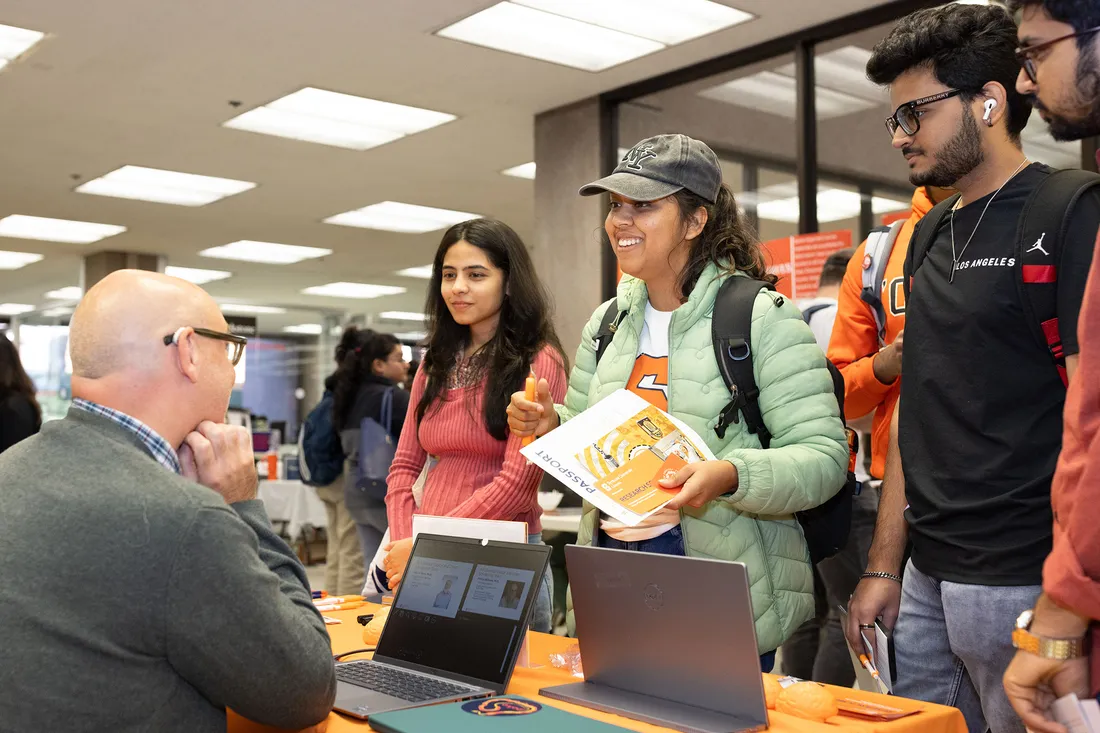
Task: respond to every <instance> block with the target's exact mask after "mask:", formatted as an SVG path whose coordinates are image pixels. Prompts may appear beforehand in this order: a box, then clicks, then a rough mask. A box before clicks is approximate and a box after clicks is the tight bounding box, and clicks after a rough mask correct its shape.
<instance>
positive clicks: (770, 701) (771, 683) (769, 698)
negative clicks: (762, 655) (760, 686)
mask: <svg viewBox="0 0 1100 733" xmlns="http://www.w3.org/2000/svg"><path fill="white" fill-rule="evenodd" d="M781 692H783V688H782V687H781V686H780V685H779V678H778V677H776V676H775V675H770V674H765V675H764V704H765V705H767V706H768V710H775V702H776V700H778V699H779V693H781Z"/></svg>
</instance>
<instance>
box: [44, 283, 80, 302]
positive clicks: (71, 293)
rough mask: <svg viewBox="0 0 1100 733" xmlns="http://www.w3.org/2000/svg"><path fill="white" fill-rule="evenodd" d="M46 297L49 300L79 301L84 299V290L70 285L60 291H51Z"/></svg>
mask: <svg viewBox="0 0 1100 733" xmlns="http://www.w3.org/2000/svg"><path fill="white" fill-rule="evenodd" d="M46 297H47V298H49V299H50V300H80V299H81V298H83V297H84V290H83V288H81V287H79V286H77V285H70V286H69V287H67V288H61V289H60V290H51V291H50V292H48V293H46Z"/></svg>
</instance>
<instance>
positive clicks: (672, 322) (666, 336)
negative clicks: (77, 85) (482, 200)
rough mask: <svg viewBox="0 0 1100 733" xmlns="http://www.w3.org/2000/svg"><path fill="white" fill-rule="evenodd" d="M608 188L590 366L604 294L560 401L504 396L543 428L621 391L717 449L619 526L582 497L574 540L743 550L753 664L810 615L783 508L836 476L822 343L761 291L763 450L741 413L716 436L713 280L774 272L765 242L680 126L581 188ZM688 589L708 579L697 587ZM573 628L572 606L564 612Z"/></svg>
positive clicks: (689, 551) (802, 566) (702, 553)
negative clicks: (611, 325)
mask: <svg viewBox="0 0 1100 733" xmlns="http://www.w3.org/2000/svg"><path fill="white" fill-rule="evenodd" d="M603 192H609V193H610V194H611V209H610V211H609V212H608V214H607V220H606V222H605V225H604V226H605V229H606V231H607V235H608V238H609V239H610V241H611V246H612V247H613V248H614V250H615V256H616V257H617V258H618V261H619V267H620V269H621V270H622V272H623V273H624V277H623V278H622V281H621V282H620V284H619V288H618V296H617V298H616V301H615V305H616V306H617V308H618V310H619V311H620V313H624V314H625V316H624V318H623V320H622V322H621V323H620V324H619V326H618V328H617V329H616V331H615V334H614V337H613V338H612V340H611V342H610V343H609V344H608V346H607V349H606V351H605V352H604V354H603V356H602V358H601V359H600V360H599V363H598V364H597V361H596V349H595V343H594V337H595V335H596V332H597V331H598V330H599V326H600V322H601V320H602V318H603V315H604V311H605V310H606V309H607V308H608V307H610V306H611V305H612V303H611V302H608V303H605V304H603V305H601V306H600V307H599V308H597V309H596V312H595V313H593V314H592V318H591V319H590V320H589V322H588V325H587V326H586V327H585V330H584V335H583V337H582V338H581V346H580V348H579V350H578V351H577V358H576V361H575V362H574V363H575V366H574V367H573V371H572V373H571V374H570V377H569V391H568V393H567V394H566V397H565V404H564V405H554V404H553V402H552V401H551V400H550V397H549V392H548V388H547V386H546V384H545V382H542V381H540V383H539V385H538V390H537V394H538V396H537V398H536V401H535V402H530V401H528V400H526V399H525V397H524V394H523V393H522V392H518V393H516V394H515V395H514V396H513V398H512V403H511V404H510V405H509V408H508V414H509V425H510V426H511V428H512V431H513V432H514V433H516V434H517V435H519V436H530V435H543V434H545V433H547V432H549V431H550V430H553V429H554V428H555V427H557V426H558V425H559V424H560V423H561V422H564V421H566V420H569V419H570V418H572V417H574V416H575V415H577V414H578V413H580V412H582V411H584V410H586V409H587V408H589V407H591V406H592V405H594V404H596V403H597V402H599V401H600V400H601V399H603V398H604V397H606V396H608V395H609V394H611V393H612V392H614V391H616V390H618V389H623V388H625V389H628V390H631V391H632V392H635V393H636V394H638V395H640V396H642V397H644V398H645V399H647V400H648V401H650V402H651V403H653V404H655V405H657V406H658V407H661V408H662V409H665V410H666V411H668V412H669V413H671V414H673V415H675V416H676V417H678V418H680V419H681V420H683V421H684V422H686V423H687V424H688V425H689V426H690V427H691V428H692V429H693V430H695V432H697V433H698V434H699V435H700V436H702V437H703V438H704V440H705V441H706V443H707V446H708V447H709V448H710V449H711V451H713V453H714V455H716V456H718V457H719V460H715V461H704V462H702V463H695V464H690V465H688V466H687V467H685V468H684V469H682V470H681V472H680V474H679V475H678V476H677V477H676V479H675V480H673V481H671V482H668V483H665V482H662V485H663V486H664V488H670V489H674V488H679V489H680V491H679V493H678V494H677V495H676V497H675V498H674V499H673V500H672V501H671V502H670V503H669V504H668V505H667V507H666V508H665V509H664V510H661V511H659V512H658V513H656V514H654V515H653V516H652V517H649V518H648V519H647V520H645V521H644V522H643V523H642V524H641V525H639V526H636V527H626V526H623V525H622V524H620V523H618V522H616V521H614V520H612V519H610V518H609V517H607V516H603V517H601V516H600V513H599V511H598V510H596V509H595V507H592V506H590V505H586V506H585V510H584V514H583V517H582V520H581V528H580V533H579V536H578V540H577V541H578V543H579V544H588V545H598V546H600V547H611V548H617V549H627V550H636V551H639V552H657V553H664V554H670V555H687V556H689V557H705V558H713V559H719V560H733V561H738V562H742V563H744V564H745V565H746V567H747V568H748V573H749V583H750V588H751V595H752V604H753V614H754V617H755V619H756V635H757V641H758V645H759V649H760V653H761V655H762V656H761V663H762V666H763V667H764V668H765V670H767V669H770V668H771V662H772V660H774V650H775V649H776V648H777V647H778V646H779V645H780V644H782V643H783V642H784V641H785V640H786V639H787V638H788V637H789V636H790V635H791V634H792V633H793V632H794V630H795V629H797V628H798V627H799V625H801V624H802V623H803V622H804V621H806V620H807V619H809V618H811V617H812V616H813V613H814V599H813V576H812V572H811V567H810V559H809V553H808V551H807V549H806V542H805V539H804V537H803V534H802V529H801V527H800V526H799V524H798V522H797V520H796V519H795V518H794V516H793V515H794V512H798V511H802V510H805V509H810V508H813V507H816V506H818V505H820V504H823V503H824V502H825V501H827V500H828V499H829V498H830V497H832V496H833V495H834V494H835V493H836V492H837V491H839V490H840V488H841V486H842V485H843V484H844V480H845V475H846V472H847V465H848V446H847V442H846V441H845V436H844V425H843V423H842V421H841V418H840V411H839V407H838V405H837V401H836V398H835V396H834V393H833V384H832V379H831V377H830V375H829V372H828V369H827V367H826V363H825V356H824V355H823V354H822V352H821V349H820V348H819V347H818V346H817V344H816V343H815V341H814V336H813V333H812V332H811V331H810V329H809V327H808V326H807V325H806V324H805V323H804V322H803V320H802V315H801V313H800V312H799V310H798V308H796V307H795V306H794V304H793V303H791V302H790V301H789V300H787V299H785V298H784V297H783V296H781V295H778V294H776V293H774V292H771V291H769V290H767V289H762V290H761V291H760V294H759V295H758V296H757V297H756V302H755V304H754V306H753V313H752V327H751V343H752V344H753V346H754V348H753V353H752V359H753V372H754V376H755V377H756V383H757V385H758V387H759V389H760V396H759V404H760V409H761V411H762V413H763V418H764V422H765V424H766V426H767V428H768V429H769V431H770V432H771V434H772V440H771V446H770V447H769V448H768V449H763V448H761V446H760V442H759V440H758V439H757V438H756V436H755V435H753V434H751V433H749V432H748V430H747V429H746V428H745V423H744V421H743V420H742V421H739V422H737V423H734V424H733V425H731V426H730V427H729V429H728V430H727V431H726V432H725V437H724V438H719V437H718V436H717V435H716V433H715V431H714V426H715V424H716V422H717V419H718V414H719V412H720V410H721V409H722V408H723V407H725V406H726V404H727V403H728V402H729V391H728V390H727V389H726V386H725V382H723V380H722V377H721V375H720V374H719V371H718V364H717V363H716V362H715V358H714V351H713V347H712V345H711V312H712V311H713V308H714V299H715V296H716V294H717V292H718V288H719V286H720V285H721V283H722V281H723V280H724V279H725V278H727V277H746V276H747V277H752V278H755V279H758V280H766V281H769V282H775V279H776V278H775V276H773V275H770V274H768V273H767V271H766V267H765V263H764V257H763V252H762V250H761V247H760V244H759V242H758V241H757V240H756V238H755V236H754V235H753V232H751V230H750V229H749V228H748V227H747V226H746V225H745V223H744V220H743V219H742V217H741V215H740V213H739V212H738V209H737V204H736V202H735V201H734V198H733V194H732V193H731V192H730V190H729V188H728V187H727V186H726V185H725V184H723V183H722V171H721V168H720V167H719V164H718V158H717V156H715V154H714V152H713V151H712V150H711V149H710V148H709V147H707V146H706V145H705V144H704V143H702V142H699V141H698V140H694V139H692V138H689V137H687V136H686V135H659V136H657V137H652V138H649V139H647V140H643V141H642V142H640V143H638V144H637V145H635V146H634V147H633V148H632V149H631V150H630V151H629V152H628V153H627V154H626V156H625V157H624V158H623V160H622V162H620V163H619V165H618V167H616V168H615V172H614V173H612V175H610V176H608V177H606V178H603V179H601V180H599V181H596V182H595V183H591V184H589V185H587V186H585V187H584V188H582V189H581V191H580V193H581V195H582V196H588V195H594V194H599V193H603ZM699 592H700V593H705V592H706V589H703V588H700V589H699ZM569 621H570V629H571V630H572V628H573V625H572V613H570V617H569Z"/></svg>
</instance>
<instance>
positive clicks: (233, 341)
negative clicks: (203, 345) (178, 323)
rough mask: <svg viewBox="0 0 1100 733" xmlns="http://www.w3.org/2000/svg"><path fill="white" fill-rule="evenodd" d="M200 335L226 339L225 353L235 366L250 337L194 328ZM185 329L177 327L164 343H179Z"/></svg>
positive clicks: (220, 339) (221, 339)
mask: <svg viewBox="0 0 1100 733" xmlns="http://www.w3.org/2000/svg"><path fill="white" fill-rule="evenodd" d="M191 330H192V331H194V332H195V333H196V334H197V335H199V336H205V337H206V338H210V339H218V340H219V341H225V342H226V343H225V355H226V356H227V357H229V361H230V363H232V364H233V366H237V364H239V363H240V361H241V357H242V356H244V347H245V345H246V344H248V339H246V338H245V337H244V336H237V335H236V334H232V333H222V332H221V331H211V330H210V329H208V328H192V329H191ZM183 331H184V329H183V328H179V329H176V332H175V333H170V334H168V335H167V336H165V337H164V345H165V346H171V345H173V344H178V343H179V338H180V334H181V333H183Z"/></svg>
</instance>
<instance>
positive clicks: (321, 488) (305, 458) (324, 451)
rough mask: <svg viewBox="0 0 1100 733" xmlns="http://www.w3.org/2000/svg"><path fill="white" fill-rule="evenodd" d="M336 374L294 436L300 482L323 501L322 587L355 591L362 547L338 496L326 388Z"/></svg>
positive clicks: (339, 353) (354, 341)
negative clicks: (324, 540)
mask: <svg viewBox="0 0 1100 733" xmlns="http://www.w3.org/2000/svg"><path fill="white" fill-rule="evenodd" d="M357 331H358V329H356V328H355V327H354V326H351V327H349V328H347V329H346V330H345V331H344V334H343V336H341V338H340V343H339V344H337V346H336V353H335V358H336V364H337V366H339V365H340V363H341V362H343V360H344V357H345V356H347V354H348V352H349V351H350V350H352V349H354V348H356V346H357V345H358V337H357V335H356V334H357ZM335 385H336V374H335V373H334V374H331V375H329V376H328V378H327V379H325V393H324V395H323V396H322V397H321V401H320V402H318V403H317V405H316V406H315V407H314V408H313V409H312V410H310V412H309V415H307V416H306V419H305V421H304V422H303V424H302V430H301V433H300V434H299V437H298V455H299V456H300V457H301V461H300V462H299V466H300V470H301V474H302V482H303V483H305V484H306V485H308V486H312V487H314V489H315V490H316V491H317V496H318V498H320V500H321V503H323V504H324V505H325V515H326V517H327V519H328V523H327V524H326V525H325V535H326V537H327V538H328V545H327V549H326V551H325V590H327V591H328V592H329V593H332V594H335V595H348V594H353V593H358V592H359V590H360V589H361V588H362V587H363V551H362V549H361V548H360V545H359V533H358V532H357V531H356V529H355V520H354V519H352V517H351V514H349V513H348V507H347V504H346V503H345V502H344V447H343V446H342V445H341V444H340V433H339V431H338V430H337V429H336V426H335V425H334V424H333V415H332V390H333V388H334V387H335Z"/></svg>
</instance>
